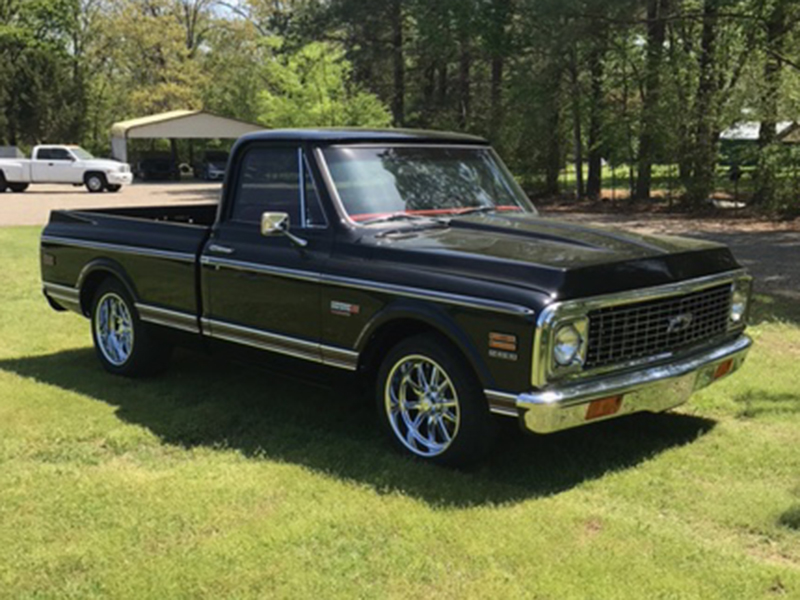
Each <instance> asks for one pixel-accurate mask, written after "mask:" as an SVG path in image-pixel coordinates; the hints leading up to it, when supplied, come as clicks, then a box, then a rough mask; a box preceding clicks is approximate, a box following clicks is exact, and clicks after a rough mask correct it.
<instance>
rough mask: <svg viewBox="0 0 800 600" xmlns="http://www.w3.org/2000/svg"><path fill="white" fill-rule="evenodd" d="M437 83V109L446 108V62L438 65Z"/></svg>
mask: <svg viewBox="0 0 800 600" xmlns="http://www.w3.org/2000/svg"><path fill="white" fill-rule="evenodd" d="M438 70H439V83H438V86H437V88H438V90H437V92H436V104H437V105H438V106H439V108H444V107H445V106H447V61H446V60H442V61H441V62H440V63H439V68H438Z"/></svg>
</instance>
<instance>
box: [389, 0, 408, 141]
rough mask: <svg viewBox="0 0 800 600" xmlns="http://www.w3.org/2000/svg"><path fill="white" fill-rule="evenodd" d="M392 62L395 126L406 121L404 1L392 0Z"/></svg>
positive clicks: (393, 116) (400, 125) (401, 124)
mask: <svg viewBox="0 0 800 600" xmlns="http://www.w3.org/2000/svg"><path fill="white" fill-rule="evenodd" d="M390 20H391V22H392V62H393V71H394V91H393V95H392V118H393V121H394V124H395V127H402V126H403V123H404V122H405V95H406V83H405V57H404V55H403V3H402V0H392V5H391V17H390Z"/></svg>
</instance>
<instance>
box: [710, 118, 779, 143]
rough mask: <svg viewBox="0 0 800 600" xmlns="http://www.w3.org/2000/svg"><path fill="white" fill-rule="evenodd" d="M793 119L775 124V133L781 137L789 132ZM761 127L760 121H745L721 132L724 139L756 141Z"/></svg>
mask: <svg viewBox="0 0 800 600" xmlns="http://www.w3.org/2000/svg"><path fill="white" fill-rule="evenodd" d="M792 125H794V123H792V121H781V122H780V123H776V124H775V133H776V134H777V136H778V137H779V138H780V137H781V136H782V135H783V134H784V133H788V131H787V130H788V129H789V128H790V127H792ZM760 129H761V123H759V122H758V121H745V122H743V123H737V124H736V125H734V126H733V127H729V128H728V129H726V130H725V131H723V132H722V133H721V134H720V136H719V137H720V138H721V139H723V140H736V141H748V142H754V141H756V140H758V132H759V130H760Z"/></svg>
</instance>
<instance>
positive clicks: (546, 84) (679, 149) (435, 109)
mask: <svg viewBox="0 0 800 600" xmlns="http://www.w3.org/2000/svg"><path fill="white" fill-rule="evenodd" d="M799 42H800V2H797V0H602V1H601V0H427V1H426V0H240V1H233V0H232V1H229V2H220V1H215V0H113V1H111V0H0V145H3V144H9V145H19V146H21V147H27V146H29V145H31V144H34V143H37V142H74V143H81V144H83V145H84V146H86V147H87V148H89V149H90V150H93V151H94V152H96V153H98V154H100V155H103V154H106V155H107V154H108V151H109V126H110V124H111V123H112V122H114V121H117V120H121V119H125V118H131V117H138V116H143V115H147V114H152V113H158V112H163V111H167V110H173V109H183V108H205V109H206V110H208V111H211V112H214V113H218V114H221V115H226V116H231V117H236V118H239V119H243V120H247V121H253V122H259V123H262V124H263V125H265V126H268V127H300V126H344V125H369V126H389V125H394V126H403V127H425V128H435V129H448V130H458V131H467V132H471V133H476V134H479V135H484V136H486V137H488V138H489V139H490V140H491V141H492V142H493V143H494V144H495V146H496V147H497V148H498V150H499V151H500V153H501V155H502V156H503V157H504V158H505V159H506V161H507V162H508V163H509V165H510V166H511V168H512V170H513V171H514V172H515V173H516V174H517V176H518V177H520V179H521V180H522V181H523V183H524V184H525V185H526V188H527V189H528V190H530V191H531V192H532V193H534V194H541V195H548V196H553V195H557V194H559V193H564V192H568V193H569V194H572V195H576V196H578V197H584V196H586V197H589V198H599V197H601V196H607V195H608V190H607V189H606V188H608V187H609V181H608V179H609V173H610V174H611V175H612V176H613V178H614V181H612V183H611V187H625V188H627V189H628V190H629V192H630V196H631V197H633V198H638V199H644V198H649V197H651V196H653V195H657V193H658V192H659V190H661V189H662V188H663V187H664V181H663V179H664V178H663V176H662V175H663V174H664V173H668V174H669V177H668V181H667V184H666V185H667V186H668V187H669V188H670V194H672V192H673V191H674V190H673V188H675V190H676V193H677V194H678V195H679V196H680V197H682V198H683V199H684V200H685V201H686V202H687V203H690V204H695V205H698V204H700V203H702V202H703V201H705V200H706V199H708V198H709V197H710V196H711V195H712V194H713V193H714V192H715V191H719V190H720V187H722V188H725V184H724V183H721V182H724V181H726V173H727V171H726V168H727V166H728V161H726V160H722V161H721V160H720V153H719V136H720V133H721V131H723V130H724V129H725V128H727V127H729V126H731V125H732V124H734V123H737V122H742V121H756V122H759V123H760V130H759V139H758V141H757V142H753V144H752V145H753V149H754V151H753V154H752V158H751V159H750V162H749V163H747V164H745V165H744V166H743V172H744V176H745V177H744V178H745V179H747V180H748V181H750V184H749V187H747V199H748V200H752V202H753V204H756V205H760V206H762V207H764V208H766V209H769V210H776V209H778V210H786V209H791V208H792V207H796V206H797V205H798V204H800V200H798V193H797V185H796V184H797V180H798V179H797V176H796V171H797V164H798V161H797V152H796V151H795V148H794V147H790V146H789V145H787V144H783V143H781V141H780V140H779V139H778V136H777V135H776V127H775V125H776V123H777V122H779V121H783V120H786V121H800V43H799ZM721 163H724V164H721ZM614 167H616V168H614ZM611 168H613V170H610V169H611ZM604 172H605V176H604ZM793 173H794V175H792V174H793ZM623 193H624V192H623Z"/></svg>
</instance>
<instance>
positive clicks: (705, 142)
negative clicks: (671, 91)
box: [687, 0, 719, 205]
mask: <svg viewBox="0 0 800 600" xmlns="http://www.w3.org/2000/svg"><path fill="white" fill-rule="evenodd" d="M718 9H719V0H705V3H704V5H703V30H702V33H701V40H700V57H699V59H698V62H699V70H700V75H699V79H698V83H697V95H696V97H695V103H694V113H695V114H694V127H693V129H694V131H693V136H692V137H693V138H694V139H693V140H692V151H691V156H690V161H691V162H690V165H691V166H690V169H691V172H690V177H689V187H688V190H687V192H688V194H687V199H688V200H689V202H691V203H692V204H695V205H697V204H699V203H701V202H704V201H705V200H707V199H708V198H709V196H710V195H711V192H713V191H714V173H715V171H716V168H717V140H716V137H717V133H716V132H717V131H718V129H719V128H718V126H717V106H718V102H717V100H718V92H719V77H718V76H717V68H716V43H717V15H718Z"/></svg>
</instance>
